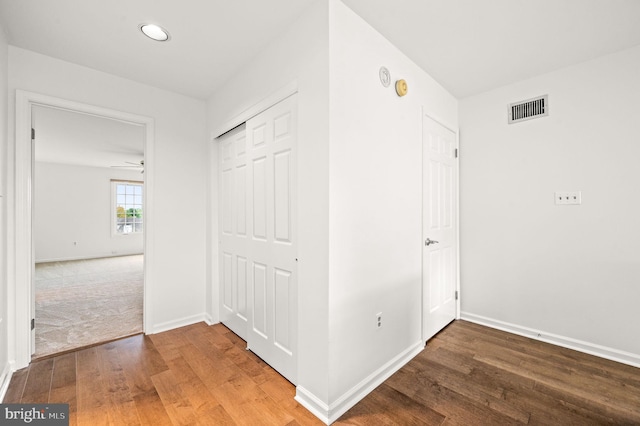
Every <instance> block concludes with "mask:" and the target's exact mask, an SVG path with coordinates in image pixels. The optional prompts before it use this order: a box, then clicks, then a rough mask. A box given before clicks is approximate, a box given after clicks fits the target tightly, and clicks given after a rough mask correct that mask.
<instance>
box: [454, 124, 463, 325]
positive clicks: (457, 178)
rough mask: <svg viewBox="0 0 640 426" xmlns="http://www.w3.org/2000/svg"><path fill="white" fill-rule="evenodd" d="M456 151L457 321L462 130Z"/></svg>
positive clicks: (459, 292) (458, 312)
mask: <svg viewBox="0 0 640 426" xmlns="http://www.w3.org/2000/svg"><path fill="white" fill-rule="evenodd" d="M455 133H456V150H457V151H458V157H457V158H456V195H455V199H456V244H457V247H456V291H457V292H458V293H457V294H458V300H456V319H460V309H461V304H460V303H461V302H460V301H461V300H462V292H461V291H460V264H461V263H462V262H461V260H460V130H459V129H458V130H456V131H455Z"/></svg>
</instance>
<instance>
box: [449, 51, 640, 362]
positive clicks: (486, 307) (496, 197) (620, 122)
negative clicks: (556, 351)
mask: <svg viewBox="0 0 640 426" xmlns="http://www.w3.org/2000/svg"><path fill="white" fill-rule="evenodd" d="M638 76H640V47H636V48H633V49H630V50H626V51H622V52H619V53H616V54H613V55H610V56H605V57H602V58H599V59H596V60H593V61H590V62H586V63H582V64H579V65H576V66H572V67H569V68H565V69H561V70H558V71H556V72H552V73H549V74H545V75H541V76H539V77H536V78H533V79H530V80H527V81H523V82H520V83H518V84H513V85H509V86H506V87H502V88H500V89H496V90H493V91H490V92H487V93H483V94H480V95H477V96H474V97H470V98H467V99H464V100H462V101H461V103H460V121H461V166H460V169H461V181H462V183H461V210H462V215H461V232H460V234H461V238H462V246H461V250H462V253H461V260H462V264H461V268H462V284H461V286H462V287H461V300H462V311H463V315H464V317H466V318H469V319H472V320H476V321H480V322H485V323H490V324H492V325H494V326H502V327H504V328H507V329H511V330H513V331H516V332H522V333H524V334H529V335H531V334H532V333H533V334H537V333H541V334H542V338H543V339H544V338H546V339H549V340H551V341H554V342H556V343H560V344H565V345H569V346H571V345H573V346H574V347H577V348H580V349H582V350H587V351H592V352H594V353H599V354H604V355H605V356H609V357H613V358H618V359H621V360H623V361H625V362H631V363H635V364H636V365H640V339H638V336H640V320H639V319H640V317H639V316H638V301H639V300H640V285H638V283H640V257H639V256H638V247H637V242H638V241H639V240H640V221H638V216H639V214H640V199H639V198H638V197H637V196H638V182H640V167H638V159H640V143H638V142H639V138H638V135H639V134H640V119H639V117H640V103H638V99H640V79H639V78H638ZM542 94H548V95H549V104H550V109H549V111H550V112H549V114H550V115H549V116H548V117H545V118H540V119H536V120H531V121H526V122H522V123H519V124H515V125H508V124H507V115H506V114H507V105H508V104H509V103H511V102H515V101H519V100H526V99H529V98H531V97H534V96H537V95H542ZM557 190H567V191H571V190H577V191H582V205H580V206H556V205H554V191H557ZM625 352H626V354H625Z"/></svg>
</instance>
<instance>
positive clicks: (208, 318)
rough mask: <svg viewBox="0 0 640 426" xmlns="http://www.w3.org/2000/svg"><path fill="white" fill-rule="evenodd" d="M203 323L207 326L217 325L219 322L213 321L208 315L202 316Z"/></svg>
mask: <svg viewBox="0 0 640 426" xmlns="http://www.w3.org/2000/svg"><path fill="white" fill-rule="evenodd" d="M204 322H206V323H207V325H213V324H217V323H218V322H219V321H214V320H213V318H211V315H210V314H204Z"/></svg>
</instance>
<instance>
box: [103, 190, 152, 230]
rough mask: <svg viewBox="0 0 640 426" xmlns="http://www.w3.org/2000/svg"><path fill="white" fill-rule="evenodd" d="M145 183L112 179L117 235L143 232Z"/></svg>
mask: <svg viewBox="0 0 640 426" xmlns="http://www.w3.org/2000/svg"><path fill="white" fill-rule="evenodd" d="M143 185H144V184H143V183H142V182H133V181H118V180H112V181H111V188H112V193H113V200H114V203H113V206H112V208H113V210H112V212H113V217H114V220H113V222H112V223H113V228H112V229H113V233H114V234H116V235H126V234H137V233H141V232H142V216H143V215H142V193H143V191H142V190H143Z"/></svg>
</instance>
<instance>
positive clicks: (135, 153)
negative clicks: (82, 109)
mask: <svg viewBox="0 0 640 426" xmlns="http://www.w3.org/2000/svg"><path fill="white" fill-rule="evenodd" d="M32 116H33V123H34V127H35V129H36V142H35V148H36V149H35V160H36V161H41V162H47V163H59V164H71V165H83V166H92V167H112V166H118V167H122V166H127V168H131V169H132V170H137V168H135V167H128V166H131V165H130V164H128V163H127V162H131V163H134V164H139V163H140V161H141V160H143V159H144V154H143V153H144V137H145V129H144V127H143V126H141V125H135V124H131V123H125V122H122V121H118V120H112V119H109V118H104V117H96V116H93V115H88V114H81V113H78V112H73V111H67V110H61V109H56V108H50V107H43V106H34V107H33V114H32Z"/></svg>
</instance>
